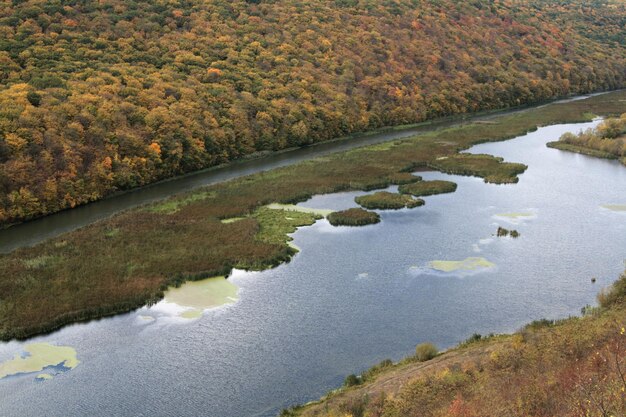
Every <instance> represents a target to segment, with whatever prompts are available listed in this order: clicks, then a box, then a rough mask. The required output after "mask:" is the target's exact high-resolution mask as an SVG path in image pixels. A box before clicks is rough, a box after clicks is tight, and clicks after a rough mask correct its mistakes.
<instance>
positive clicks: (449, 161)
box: [427, 153, 528, 184]
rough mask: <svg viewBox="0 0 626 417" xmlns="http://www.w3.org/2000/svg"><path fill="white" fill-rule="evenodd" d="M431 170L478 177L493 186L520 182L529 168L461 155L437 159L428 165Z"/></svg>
mask: <svg viewBox="0 0 626 417" xmlns="http://www.w3.org/2000/svg"><path fill="white" fill-rule="evenodd" d="M427 166H428V167H429V168H432V169H435V170H437V171H441V172H444V173H446V174H454V175H467V176H477V177H482V178H484V180H485V182H489V183H493V184H509V183H516V182H518V181H519V178H518V177H517V176H518V175H520V174H522V173H523V172H524V171H526V169H527V168H528V167H527V166H526V165H524V164H518V163H512V162H504V159H502V158H500V157H496V156H492V155H486V154H470V153H460V154H456V155H450V156H448V157H447V158H446V159H440V158H436V159H435V160H434V161H431V162H429V163H428V164H427Z"/></svg>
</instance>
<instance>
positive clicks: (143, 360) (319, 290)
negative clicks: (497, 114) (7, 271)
mask: <svg viewBox="0 0 626 417" xmlns="http://www.w3.org/2000/svg"><path fill="white" fill-rule="evenodd" d="M594 124H595V123H587V124H577V125H559V126H553V127H548V128H542V129H540V130H539V131H537V132H534V133H532V134H529V135H527V136H523V137H520V138H517V139H514V140H511V141H507V142H501V143H494V144H483V145H479V146H476V147H474V148H472V150H471V151H472V152H475V153H490V154H494V155H499V156H503V157H504V158H505V159H506V160H508V161H515V162H523V163H526V164H528V165H529V169H528V170H527V172H526V173H525V174H523V175H522V176H521V180H520V182H519V184H516V185H506V186H497V185H490V184H485V183H483V181H482V180H480V179H476V178H469V177H456V176H448V175H443V174H439V173H426V174H422V176H423V177H425V178H426V179H434V178H446V179H453V180H454V181H456V182H457V183H458V184H459V187H458V190H457V192H456V193H454V194H447V195H441V196H433V197H427V198H426V201H427V204H426V206H424V207H421V208H416V209H413V210H401V211H394V212H382V220H383V221H382V223H380V224H378V225H373V226H367V227H363V228H333V227H331V226H330V225H329V224H328V223H327V222H326V221H319V222H317V223H316V224H315V225H313V226H311V227H305V228H302V229H300V230H299V231H298V232H296V233H295V234H294V237H295V243H296V244H297V245H298V246H299V247H300V248H301V249H302V252H301V253H299V254H298V255H297V256H296V257H295V258H294V259H293V261H292V262H291V263H289V264H286V265H282V266H280V267H278V268H276V269H273V270H269V271H265V272H262V273H246V272H236V273H235V274H234V276H233V277H232V278H231V282H233V283H235V284H236V285H238V286H240V291H239V301H238V302H237V303H234V304H231V305H228V306H226V307H221V308H218V309H215V310H211V311H208V312H206V313H205V315H204V316H203V317H202V318H200V319H198V320H191V321H190V320H184V319H181V318H174V317H167V316H163V315H159V314H158V311H159V310H158V307H157V308H152V309H141V310H140V311H137V312H134V313H131V314H126V315H122V316H117V317H114V318H110V319H105V320H100V321H97V322H92V323H88V324H78V325H73V326H70V327H66V328H64V329H62V330H61V331H58V332H56V333H53V334H51V335H48V336H44V337H39V338H35V339H33V340H31V341H29V342H27V343H32V342H35V341H37V342H39V341H44V342H50V343H54V344H59V345H69V346H73V347H74V348H75V349H76V350H77V352H78V358H79V359H80V360H81V363H80V365H78V366H77V367H76V368H75V369H73V370H71V371H68V372H65V373H61V374H59V375H57V376H56V377H55V378H54V379H52V380H49V381H45V382H37V381H35V378H34V375H33V374H28V375H20V376H14V377H9V378H5V379H3V380H0V415H2V416H41V415H49V416H85V415H89V416H155V415H158V416H201V415H202V416H215V417H239V416H273V415H276V414H277V413H278V411H279V410H280V409H281V408H283V407H285V406H288V405H291V404H294V403H302V402H306V401H309V400H312V399H316V398H318V397H319V396H320V395H322V394H324V393H325V392H326V391H328V390H329V389H332V388H335V387H337V386H339V385H340V384H341V382H342V381H343V378H344V377H345V375H347V374H350V373H358V372H360V371H362V370H363V369H365V368H367V367H369V366H371V365H373V364H375V363H377V362H379V361H380V360H382V359H385V358H392V359H396V360H397V359H400V358H402V357H403V356H406V355H408V354H410V353H411V352H412V350H413V349H414V346H415V345H416V344H417V343H420V342H424V341H432V342H434V343H436V344H437V345H438V346H440V347H442V348H445V347H449V346H452V345H454V344H456V343H458V342H459V341H461V340H463V339H465V338H467V337H468V336H469V335H471V334H472V333H474V332H478V333H483V334H486V333H490V332H510V331H514V330H516V329H518V328H519V327H520V326H522V325H523V324H524V323H526V322H528V321H530V320H533V319H539V318H543V317H549V318H559V317H566V316H568V315H571V314H578V313H579V311H580V308H581V307H582V306H584V305H586V304H588V303H593V302H594V300H595V294H596V293H597V292H598V290H599V289H600V288H601V287H603V286H606V285H608V284H610V283H611V282H612V281H613V280H615V279H616V278H617V276H618V275H619V273H620V272H621V271H622V270H623V267H624V264H623V259H624V258H626V213H624V212H612V211H610V210H607V209H604V208H602V207H601V205H603V204H626V169H625V168H624V167H623V166H621V165H619V164H617V163H615V162H611V161H605V160H600V159H593V158H589V157H585V156H580V155H576V154H570V153H564V152H560V151H557V150H552V149H548V148H546V147H545V142H547V141H550V140H555V139H556V138H558V137H559V136H560V135H561V134H562V133H563V132H565V131H578V130H579V129H581V128H585V127H589V126H592V125H594ZM358 194H360V193H341V194H334V195H326V196H318V197H315V198H313V199H312V200H311V201H309V202H307V203H305V204H304V205H306V206H309V207H319V208H331V209H339V208H345V207H348V206H354V203H353V198H354V196H355V195H358ZM502 213H526V214H527V215H528V217H524V218H522V219H518V220H515V219H511V218H507V217H498V216H497V215H498V214H502ZM512 221H513V222H516V223H518V224H511V222H512ZM498 225H502V226H504V227H508V228H515V229H517V230H519V231H520V233H521V237H520V238H519V239H516V240H514V239H508V238H507V239H497V238H494V237H493V236H492V234H494V233H495V230H496V229H497V226H498ZM472 256H477V257H484V258H485V259H487V260H489V261H491V262H493V263H494V264H496V265H497V266H496V267H495V268H491V269H488V270H484V271H474V272H473V273H466V274H455V273H451V274H443V273H434V272H433V271H432V270H429V269H428V268H426V267H425V266H426V265H427V263H428V262H429V261H432V260H462V259H465V258H467V257H472ZM591 277H597V278H598V281H597V283H595V284H592V283H591V282H590V279H591ZM147 315H152V316H153V317H156V319H155V320H146V319H145V317H144V318H142V317H141V316H147ZM22 345H23V344H22V343H17V342H11V343H7V344H2V345H0V361H4V360H6V359H9V358H10V357H12V355H13V354H15V353H18V352H20V351H21V348H22Z"/></svg>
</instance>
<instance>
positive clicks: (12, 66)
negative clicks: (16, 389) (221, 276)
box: [0, 0, 626, 226]
mask: <svg viewBox="0 0 626 417" xmlns="http://www.w3.org/2000/svg"><path fill="white" fill-rule="evenodd" d="M625 19H626V5H625V4H624V3H623V2H622V1H617V0H605V1H601V0H593V1H589V0H561V1H556V0H555V1H539V0H530V1H525V2H519V1H514V0H500V1H496V0H492V1H487V0H484V1H481V0H473V1H463V2H461V1H453V0H384V1H375V0H334V1H332V0H307V1H305V0H282V1H273V0H267V1H263V0H247V1H243V0H213V1H210V2H207V1H199V0H171V1H167V2H165V1H162V0H148V1H142V2H139V1H132V0H130V1H128V0H124V1H121V0H100V1H90V0H68V1H60V0H51V1H43V0H29V1H12V2H11V1H6V2H3V7H2V8H0V226H7V225H10V224H13V223H17V222H21V221H25V220H28V219H32V218H35V217H39V216H42V215H46V214H49V213H54V212H56V211H60V210H64V209H67V208H72V207H75V206H76V205H80V204H84V203H87V202H90V201H95V200H98V199H101V198H103V197H105V196H107V195H110V194H112V193H115V192H118V191H122V190H128V189H132V188H135V187H139V186H142V185H145V184H148V183H152V182H155V181H158V180H161V179H165V178H168V177H172V176H175V175H179V174H183V173H186V172H191V171H195V170H199V169H203V168H207V167H211V166H215V165H218V164H222V163H226V162H228V161H232V160H235V159H238V158H242V157H245V156H250V155H257V154H263V153H266V152H271V151H276V150H280V149H285V148H289V147H297V146H306V145H309V144H313V143H316V142H319V141H323V140H328V139H331V138H337V137H341V136H345V135H348V134H350V133H354V132H361V131H367V130H373V129H377V128H381V127H384V126H392V125H402V124H412V123H417V122H421V121H424V120H428V119H432V118H436V117H441V116H448V115H453V114H459V113H466V112H476V111H480V110H490V109H500V108H508V107H514V106H520V105H527V104H532V103H537V102H543V101H546V100H549V99H552V98H556V97H564V96H568V95H574V94H581V93H589V92H595V91H604V90H611V89H617V88H621V87H624V85H625V81H626V49H625V48H624V46H625V45H626V36H625V35H624V22H625Z"/></svg>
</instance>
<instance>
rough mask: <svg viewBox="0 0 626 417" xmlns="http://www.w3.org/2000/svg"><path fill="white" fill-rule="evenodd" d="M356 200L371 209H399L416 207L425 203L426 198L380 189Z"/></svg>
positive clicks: (355, 199)
mask: <svg viewBox="0 0 626 417" xmlns="http://www.w3.org/2000/svg"><path fill="white" fill-rule="evenodd" d="M354 201H356V203H357V204H358V205H360V206H362V207H365V208H366V209H371V210H398V209H402V208H414V207H419V206H422V205H424V200H422V199H420V198H413V197H411V196H408V195H404V194H399V193H390V192H388V191H379V192H377V193H374V194H367V195H362V196H358V197H355V198H354Z"/></svg>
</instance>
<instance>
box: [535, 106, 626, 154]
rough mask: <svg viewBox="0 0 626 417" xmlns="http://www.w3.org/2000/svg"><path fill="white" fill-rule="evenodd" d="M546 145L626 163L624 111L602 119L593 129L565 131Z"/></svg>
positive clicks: (625, 118)
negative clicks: (618, 114) (574, 132)
mask: <svg viewBox="0 0 626 417" xmlns="http://www.w3.org/2000/svg"><path fill="white" fill-rule="evenodd" d="M547 146H548V147H550V148H555V149H560V150H562V151H570V152H576V153H581V154H585V155H589V156H595V157H597V158H606V159H619V160H620V161H621V162H622V164H624V165H626V113H624V114H622V115H621V117H618V118H610V119H607V120H604V121H602V122H601V123H600V124H599V125H598V126H597V127H596V128H595V129H587V130H585V131H584V132H580V133H579V134H577V135H575V134H573V133H569V132H568V133H565V134H563V135H562V136H561V138H560V139H559V140H558V141H556V142H548V144H547Z"/></svg>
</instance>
